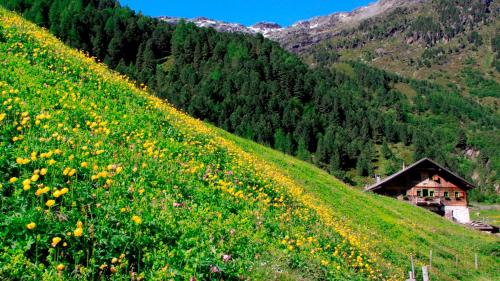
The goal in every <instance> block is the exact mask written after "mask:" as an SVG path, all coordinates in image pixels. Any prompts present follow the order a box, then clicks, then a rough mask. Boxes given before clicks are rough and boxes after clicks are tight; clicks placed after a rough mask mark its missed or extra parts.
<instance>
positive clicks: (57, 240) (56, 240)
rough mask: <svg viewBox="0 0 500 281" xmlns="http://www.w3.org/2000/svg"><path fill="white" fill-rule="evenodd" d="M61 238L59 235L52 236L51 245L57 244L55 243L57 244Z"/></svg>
mask: <svg viewBox="0 0 500 281" xmlns="http://www.w3.org/2000/svg"><path fill="white" fill-rule="evenodd" d="M61 240H62V239H61V237H57V236H56V237H54V238H52V244H51V245H52V247H55V246H57V244H59V242H61Z"/></svg>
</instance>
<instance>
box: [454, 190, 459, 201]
mask: <svg viewBox="0 0 500 281" xmlns="http://www.w3.org/2000/svg"><path fill="white" fill-rule="evenodd" d="M455 198H457V199H458V198H460V192H458V191H455Z"/></svg>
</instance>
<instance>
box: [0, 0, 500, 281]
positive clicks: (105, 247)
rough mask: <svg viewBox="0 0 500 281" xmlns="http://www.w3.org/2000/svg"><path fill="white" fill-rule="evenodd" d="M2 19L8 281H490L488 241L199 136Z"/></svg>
mask: <svg viewBox="0 0 500 281" xmlns="http://www.w3.org/2000/svg"><path fill="white" fill-rule="evenodd" d="M0 18H1V19H0V23H1V25H2V26H4V27H5V28H6V30H7V31H6V32H5V33H6V34H7V40H8V42H7V43H6V44H5V43H4V44H2V43H0V47H1V52H0V64H1V65H2V68H1V69H0V81H1V85H0V87H1V89H0V93H1V96H0V100H1V104H2V105H1V107H0V117H1V118H0V119H1V121H0V129H1V131H2V135H1V138H0V149H1V151H2V154H1V155H2V157H1V158H0V165H1V166H0V167H1V169H0V184H2V188H1V191H0V194H1V197H0V199H1V203H2V204H1V205H0V208H1V213H0V214H1V215H0V224H1V226H2V227H1V228H0V229H1V230H0V247H1V248H2V254H1V255H0V273H1V275H2V276H4V277H7V278H12V279H15V278H21V277H24V278H35V277H36V278H37V279H41V278H42V277H43V278H45V279H54V278H56V277H57V276H59V277H61V278H68V277H75V278H78V277H80V278H98V277H99V276H101V277H103V276H107V275H111V274H118V275H121V276H123V277H125V276H127V275H128V273H129V271H134V272H136V273H137V274H138V275H139V276H141V275H142V276H144V277H145V278H147V279H155V278H166V277H168V276H171V277H173V278H176V279H187V278H189V277H190V276H196V277H197V278H199V279H206V278H225V279H231V278H236V277H238V276H241V275H243V276H250V277H251V278H253V279H266V280H269V279H291V280H300V279H321V278H326V279H337V280H355V279H367V278H369V277H370V276H371V277H372V278H378V277H379V275H378V274H379V272H380V273H382V274H383V275H384V276H392V277H395V278H396V279H402V274H403V273H404V272H406V271H407V270H408V262H407V259H408V255H409V254H410V253H412V252H414V253H416V255H417V260H419V261H423V260H424V259H425V256H426V254H427V252H428V249H429V248H432V249H433V250H434V252H435V254H434V255H435V257H434V266H435V270H434V272H435V274H436V275H438V276H439V277H440V279H443V280H454V279H464V280H474V279H476V280H492V279H494V278H495V276H496V275H498V274H499V273H498V269H496V268H495V266H496V265H497V264H498V256H496V257H495V256H493V255H494V254H495V253H494V250H495V249H497V248H498V243H499V241H498V239H497V238H494V237H491V236H486V235H482V234H479V233H476V232H472V231H469V230H466V229H464V228H462V227H460V226H457V225H454V224H451V223H449V222H447V221H445V220H443V219H441V218H439V217H437V216H434V215H431V214H428V213H427V212H425V211H423V210H420V209H417V208H413V207H411V206H408V205H405V204H401V203H399V202H395V201H393V200H391V199H388V198H382V197H378V196H373V195H370V194H364V193H361V192H359V191H355V190H352V189H350V188H349V187H347V186H345V185H344V184H342V183H341V182H339V181H337V180H335V179H334V178H332V177H330V176H329V175H328V174H326V173H324V172H322V171H321V170H319V169H316V168H314V167H312V166H310V165H308V164H304V163H302V162H300V161H297V160H295V159H292V158H290V157H286V156H284V155H282V154H280V153H278V152H275V151H272V150H269V149H266V148H264V147H262V146H259V145H256V144H254V143H251V142H248V141H244V140H241V139H239V138H236V137H234V136H232V135H229V134H227V133H225V132H222V131H220V130H218V129H215V128H210V127H207V126H206V125H204V124H203V123H201V122H198V121H196V120H194V119H191V118H189V117H187V116H185V115H183V114H181V113H179V112H177V111H175V110H174V109H172V108H171V107H169V106H167V105H165V104H164V103H162V102H161V101H159V100H156V99H154V98H151V97H149V96H147V95H146V94H145V93H144V92H142V91H139V90H137V89H135V88H133V86H132V85H131V84H130V83H128V82H126V80H125V79H123V78H121V77H119V76H117V75H116V74H112V73H111V72H109V71H108V70H107V69H106V68H105V67H103V66H101V65H96V64H94V63H93V62H92V60H90V59H87V58H85V57H84V56H83V55H82V54H80V53H78V52H75V51H71V50H69V49H68V48H66V47H64V46H63V45H62V44H61V43H59V42H57V40H55V39H54V38H53V37H52V36H50V35H48V34H47V33H46V32H44V31H41V30H40V29H38V28H36V27H34V26H33V25H31V24H28V23H26V22H24V21H23V20H21V19H20V18H18V17H17V16H15V15H13V14H11V13H8V12H5V11H4V10H1V9H0ZM47 113H49V116H50V117H48V116H47ZM3 114H5V115H3ZM28 117H29V118H28ZM94 122H95V123H94ZM18 127H19V129H17V128H18ZM221 135H222V138H221V137H220V136H221ZM21 136H22V137H21ZM20 137H21V139H19V138H20ZM87 147H88V148H87ZM242 149H243V150H247V151H248V152H250V153H245V152H244V151H243V150H242ZM32 152H35V156H33V155H32ZM42 153H44V154H42ZM50 154H51V155H50ZM44 157H45V158H44ZM18 158H19V159H18ZM23 159H28V160H29V161H28V163H26V164H23V162H25V161H23ZM50 159H54V161H56V162H53V163H51V162H52V161H51V162H49V160H50ZM83 163H88V166H87V165H83ZM94 167H95V168H94ZM42 168H48V172H47V174H46V175H42V173H41V172H40V170H41V169H42ZM66 168H69V171H71V170H72V169H75V171H76V174H75V175H73V176H71V175H70V174H68V170H67V169H66ZM37 170H38V171H37ZM65 170H66V171H65ZM120 170H121V171H120ZM158 171H161V172H160V173H159V172H158ZM33 175H39V179H38V180H34V181H33V182H27V183H26V179H28V178H31V177H32V176H33ZM14 176H15V177H17V178H19V180H18V181H16V182H10V179H12V178H13V177H14ZM32 179H33V178H32ZM40 184H42V186H40ZM44 187H49V188H50V190H49V192H45V194H41V195H39V196H37V195H35V194H34V193H35V190H36V191H38V190H41V192H43V190H44ZM63 187H68V189H69V192H68V193H67V194H64V195H57V196H56V192H57V190H62V189H63ZM48 200H55V205H54V206H52V207H47V206H46V203H47V202H48ZM179 202H180V203H182V206H179V205H177V204H174V203H179ZM134 216H138V218H140V220H141V222H139V221H138V219H137V218H136V219H135V221H133V220H131V219H132V218H134ZM410 218H411V219H410ZM78 221H82V224H81V225H80V226H79V223H78ZM30 222H36V224H37V226H36V227H35V228H34V229H31V230H30V229H27V225H28V223H30ZM417 222H418V224H417ZM79 230H81V231H82V232H83V233H82V235H81V236H78V235H76V236H75V233H78V232H79ZM54 237H60V238H61V239H62V240H61V242H59V243H56V244H57V245H55V246H52V245H50V244H51V243H53V238H54ZM63 243H66V246H64V245H63ZM462 244H463V245H462ZM89 250H90V254H89ZM473 252H479V254H480V263H481V269H480V271H479V272H476V271H474V270H471V268H472V259H471V256H470V255H471V253H473ZM122 253H123V257H120V256H121V254H122ZM223 254H231V256H232V259H231V261H229V262H224V261H223V260H222V258H221V256H222V255H223ZM455 255H458V257H459V263H460V265H462V266H463V267H464V268H466V269H467V270H466V271H465V272H463V271H462V270H458V269H456V268H455V266H454V261H455ZM119 257H120V258H119ZM113 258H119V259H118V261H117V262H115V263H113ZM59 264H63V265H65V266H66V267H67V269H65V270H61V272H59V273H57V270H56V266H57V265H59ZM366 264H368V266H367V265H366ZM214 267H217V268H218V269H219V270H220V272H213V268H214ZM59 269H61V267H59ZM73 269H76V271H73ZM77 272H78V273H77ZM370 272H372V273H370Z"/></svg>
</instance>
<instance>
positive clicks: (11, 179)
mask: <svg viewBox="0 0 500 281" xmlns="http://www.w3.org/2000/svg"><path fill="white" fill-rule="evenodd" d="M16 181H17V178H16V177H12V178H10V180H9V183H15V182H16Z"/></svg>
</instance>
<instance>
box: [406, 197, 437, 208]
mask: <svg viewBox="0 0 500 281" xmlns="http://www.w3.org/2000/svg"><path fill="white" fill-rule="evenodd" d="M444 200H446V199H445V198H444V197H441V196H434V197H417V196H408V201H410V203H412V204H414V205H417V206H440V205H443V202H444Z"/></svg>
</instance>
